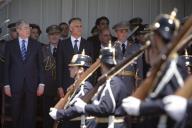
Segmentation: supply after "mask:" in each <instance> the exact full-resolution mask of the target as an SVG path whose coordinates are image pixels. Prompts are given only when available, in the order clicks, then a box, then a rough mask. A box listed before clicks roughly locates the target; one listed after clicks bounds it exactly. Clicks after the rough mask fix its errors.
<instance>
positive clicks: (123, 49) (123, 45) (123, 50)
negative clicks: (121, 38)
mask: <svg viewBox="0 0 192 128" xmlns="http://www.w3.org/2000/svg"><path fill="white" fill-rule="evenodd" d="M121 46H122V53H123V55H124V54H125V44H124V43H123V44H122V45H121Z"/></svg>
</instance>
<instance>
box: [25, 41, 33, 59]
mask: <svg viewBox="0 0 192 128" xmlns="http://www.w3.org/2000/svg"><path fill="white" fill-rule="evenodd" d="M32 45H33V42H32V41H31V40H30V39H29V41H28V46H27V55H26V60H27V59H28V58H29V56H30V54H31V52H32V51H31V49H32Z"/></svg>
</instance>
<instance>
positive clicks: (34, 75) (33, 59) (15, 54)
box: [4, 20, 45, 128]
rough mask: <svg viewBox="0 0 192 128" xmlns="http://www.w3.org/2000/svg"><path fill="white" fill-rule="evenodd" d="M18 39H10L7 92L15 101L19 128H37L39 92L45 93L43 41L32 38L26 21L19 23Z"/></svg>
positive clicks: (15, 116)
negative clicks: (36, 109) (36, 117)
mask: <svg viewBox="0 0 192 128" xmlns="http://www.w3.org/2000/svg"><path fill="white" fill-rule="evenodd" d="M16 30H17V33H18V35H19V36H18V38H17V39H15V40H12V41H10V42H7V45H6V50H5V52H6V53H5V58H6V61H5V67H4V74H5V75H4V76H5V78H4V82H5V83H4V85H5V86H4V91H5V94H6V95H7V96H10V97H11V101H12V105H11V108H12V119H13V127H15V128H35V113H36V111H35V108H36V95H37V96H40V95H42V94H43V92H44V86H45V85H44V84H43V83H44V80H43V79H44V76H43V73H44V71H43V66H42V51H41V45H40V43H38V42H36V41H34V40H31V39H29V36H30V27H29V24H28V23H27V22H25V21H23V20H21V21H18V22H17V24H16Z"/></svg>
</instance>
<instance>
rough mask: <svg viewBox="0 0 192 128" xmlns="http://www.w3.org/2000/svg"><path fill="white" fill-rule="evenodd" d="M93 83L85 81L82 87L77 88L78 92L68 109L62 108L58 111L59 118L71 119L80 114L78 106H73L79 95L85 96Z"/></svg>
mask: <svg viewBox="0 0 192 128" xmlns="http://www.w3.org/2000/svg"><path fill="white" fill-rule="evenodd" d="M92 87H93V86H92V84H91V83H90V82H88V81H85V83H83V84H82V85H81V87H80V88H79V89H78V90H77V92H76V94H75V95H74V97H73V98H72V100H71V102H70V106H69V107H68V108H67V109H61V110H58V111H57V119H58V120H60V119H67V120H68V119H71V118H75V117H78V116H80V115H81V114H80V113H78V112H77V110H76V108H75V107H74V106H73V104H74V102H75V101H76V99H77V98H78V97H81V96H84V95H85V94H86V93H87V92H88V91H89V90H90V89H91V88H92Z"/></svg>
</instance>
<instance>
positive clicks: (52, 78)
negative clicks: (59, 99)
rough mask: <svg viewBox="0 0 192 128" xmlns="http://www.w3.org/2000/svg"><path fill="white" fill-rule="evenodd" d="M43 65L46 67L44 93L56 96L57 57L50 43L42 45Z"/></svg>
mask: <svg viewBox="0 0 192 128" xmlns="http://www.w3.org/2000/svg"><path fill="white" fill-rule="evenodd" d="M42 53H43V67H44V69H45V85H46V87H45V92H44V95H49V96H55V95H56V93H57V83H56V59H55V58H54V56H53V54H52V52H51V46H50V45H43V46H42Z"/></svg>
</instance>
